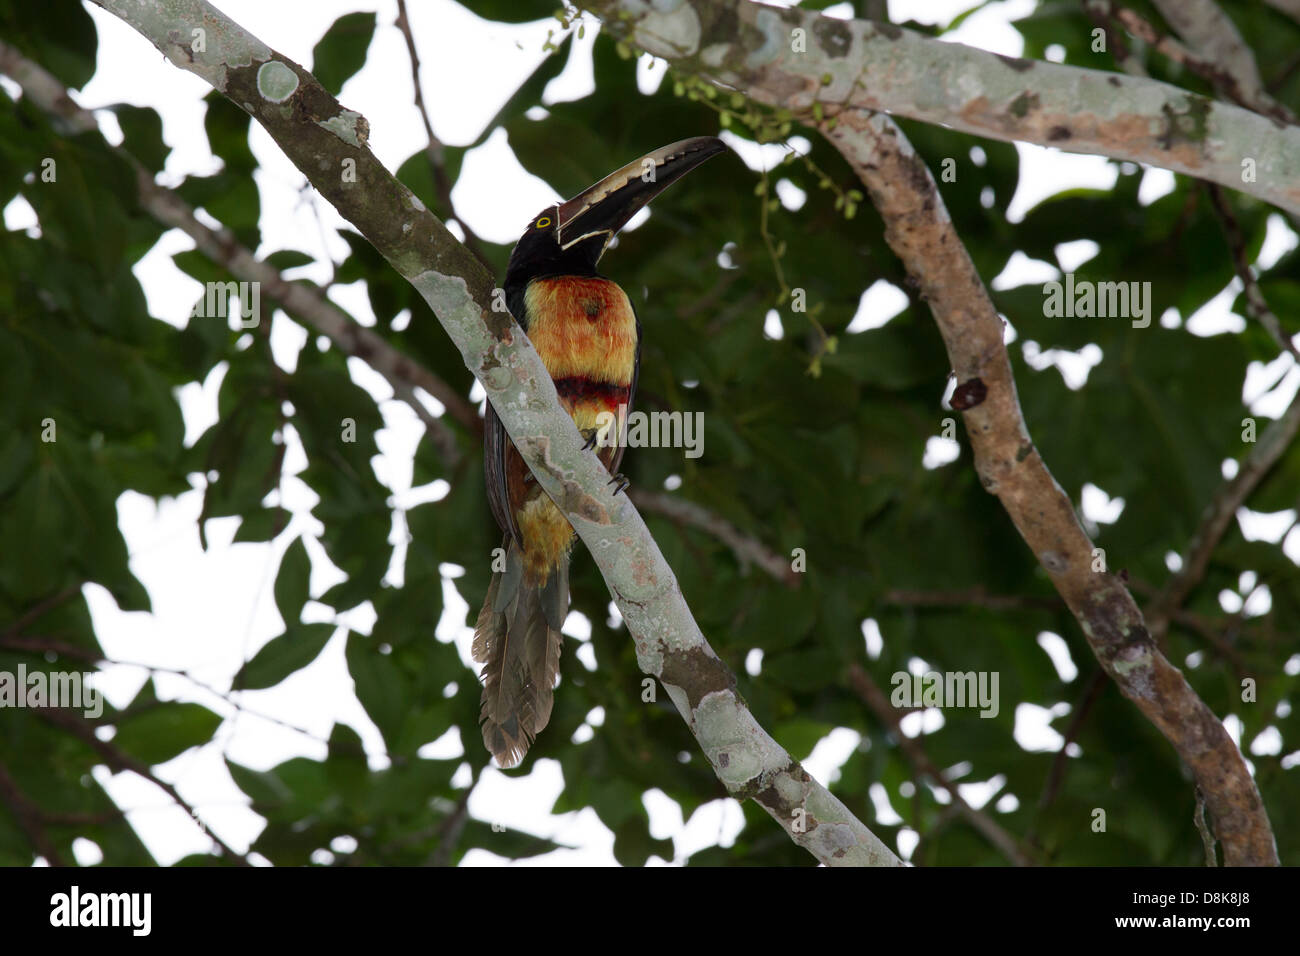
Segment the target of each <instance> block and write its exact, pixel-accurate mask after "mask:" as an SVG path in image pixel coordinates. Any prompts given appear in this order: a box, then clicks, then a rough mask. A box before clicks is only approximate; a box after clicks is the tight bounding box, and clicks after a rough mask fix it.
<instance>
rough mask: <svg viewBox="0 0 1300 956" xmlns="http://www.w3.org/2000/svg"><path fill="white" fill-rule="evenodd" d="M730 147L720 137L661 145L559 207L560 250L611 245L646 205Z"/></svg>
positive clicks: (699, 138)
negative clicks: (586, 243)
mask: <svg viewBox="0 0 1300 956" xmlns="http://www.w3.org/2000/svg"><path fill="white" fill-rule="evenodd" d="M726 148H727V145H726V144H725V143H724V142H723V141H722V140H720V139H718V138H717V137H716V136H695V137H692V138H691V139H683V140H680V141H679V142H676V143H669V144H668V145H667V146H661V147H660V148H659V149H656V150H654V151H652V152H650V153H647V154H646V155H645V156H643V157H642V158H641V159H638V160H635V161H633V162H630V163H628V164H627V165H626V166H624V167H623V168H622V169H618V170H615V171H614V172H612V173H610V174H609V175H608V176H606V177H605V178H604V179H602V180H601V181H600V182H598V183H596V184H595V185H594V186H590V187H588V188H587V189H584V190H583V191H582V192H580V193H578V195H576V196H574V197H573V198H572V199H570V200H569V201H568V202H563V203H560V204H559V206H557V207H556V238H557V240H558V241H559V243H560V247H561V248H563V249H568V248H569V247H570V246H572V245H574V244H575V243H578V242H581V241H582V240H584V239H589V238H591V237H593V236H598V235H603V236H604V237H605V242H606V244H608V242H609V240H610V239H613V238H614V236H615V234H617V233H618V231H619V230H620V229H622V228H623V227H624V226H625V225H627V222H628V220H629V219H631V218H632V217H633V216H635V215H636V214H637V212H638V211H639V210H640V209H641V207H642V206H644V205H645V204H646V203H648V202H650V200H652V199H654V198H655V196H657V195H659V194H660V193H661V192H663V191H664V190H665V189H667V188H668V187H669V186H671V185H672V184H673V183H675V182H676V181H677V180H679V179H681V178H682V177H683V176H685V175H686V174H687V173H689V172H690V171H691V170H692V169H694V168H695V167H696V166H698V165H700V164H701V163H703V162H704V161H705V160H706V159H708V158H709V157H710V156H716V155H717V154H718V153H721V152H724V151H725V150H726Z"/></svg>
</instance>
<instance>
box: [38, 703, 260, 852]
mask: <svg viewBox="0 0 1300 956" xmlns="http://www.w3.org/2000/svg"><path fill="white" fill-rule="evenodd" d="M37 713H38V714H39V716H40V717H41V718H42V719H43V720H44V721H45V722H46V723H48V724H51V725H52V726H55V727H59V728H61V729H62V730H65V731H67V732H68V733H70V734H72V735H73V736H74V737H76V738H77V739H79V740H81V741H82V742H83V743H84V744H86V745H87V746H88V747H90V749H91V750H93V751H95V752H96V753H97V754H99V756H100V757H101V758H103V760H104V763H105V764H107V765H108V768H109V769H110V770H112V771H114V772H117V771H120V770H129V771H131V772H132V773H134V774H135V775H136V776H139V777H143V778H144V779H145V780H148V781H149V782H150V783H152V784H153V785H154V786H155V787H157V788H158V789H159V790H161V791H162V792H163V793H165V794H167V796H169V797H170V798H171V799H172V801H173V802H175V804H176V805H177V806H178V807H180V808H181V809H182V810H184V811H185V812H186V813H188V814H189V816H190V819H191V820H193V821H194V822H195V823H196V824H198V826H199V828H200V829H201V830H202V831H203V833H204V835H205V836H207V838H208V839H209V840H211V841H212V842H213V843H215V844H216V845H217V848H218V849H219V850H220V852H221V855H222V856H224V857H226V858H227V859H229V860H230V861H231V862H233V863H236V864H238V865H239V866H252V865H253V864H252V863H250V862H249V860H248V857H247V856H245V855H244V854H243V853H240V852H239V851H238V850H236V849H234V848H233V847H232V846H230V844H228V843H227V842H226V841H225V840H223V839H221V837H219V836H217V834H216V833H215V832H213V831H212V830H210V829H209V828H208V826H207V824H206V823H204V822H203V818H202V817H200V816H199V812H198V810H196V809H195V808H194V806H193V805H192V804H190V803H189V801H187V800H186V799H185V798H184V797H182V796H181V794H180V791H179V790H177V789H176V787H175V786H173V785H172V784H170V783H168V782H167V781H166V780H163V779H162V778H161V777H159V776H158V775H157V774H156V773H154V772H153V770H152V768H150V767H149V765H148V764H146V763H145V762H144V761H142V760H139V759H137V758H136V757H133V756H131V755H130V754H128V753H126V752H125V751H124V750H121V749H120V748H118V747H116V746H114V745H113V744H112V743H111V742H110V741H107V740H100V739H99V738H98V737H97V736H95V728H94V726H93V725H92V724H91V723H90V721H88V720H86V719H85V718H84V717H82V716H81V715H80V714H77V713H73V712H70V711H63V710H59V709H58V708H53V707H51V708H45V709H44V710H41V711H38V712H37Z"/></svg>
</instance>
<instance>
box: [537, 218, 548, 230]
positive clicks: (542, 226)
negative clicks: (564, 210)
mask: <svg viewBox="0 0 1300 956" xmlns="http://www.w3.org/2000/svg"><path fill="white" fill-rule="evenodd" d="M550 224H551V217H550V216H543V217H542V218H541V219H539V220H537V228H538V229H545V228H546V227H547V226H549V225H550Z"/></svg>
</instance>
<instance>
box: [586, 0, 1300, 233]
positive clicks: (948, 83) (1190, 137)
mask: <svg viewBox="0 0 1300 956" xmlns="http://www.w3.org/2000/svg"><path fill="white" fill-rule="evenodd" d="M581 6H583V7H585V8H586V9H589V10H591V11H593V12H595V13H597V14H598V15H599V16H600V17H601V19H602V21H603V22H604V24H605V29H607V30H609V31H610V33H612V34H613V35H614V36H616V37H618V38H619V39H621V40H623V41H624V42H627V43H630V44H632V45H634V46H637V47H639V48H640V49H642V50H645V51H646V52H648V53H652V54H654V55H655V56H659V57H663V58H664V59H666V60H669V61H670V62H672V63H673V64H674V66H675V67H676V68H677V69H678V70H680V71H681V72H684V73H688V74H695V75H699V76H703V77H707V78H708V79H710V80H711V81H713V82H715V83H717V84H718V85H720V86H724V87H726V88H728V89H737V90H743V91H746V92H747V93H748V94H751V95H752V98H753V100H754V102H756V103H761V104H764V105H767V106H780V107H785V108H787V109H790V110H792V111H793V112H795V113H796V114H804V115H806V114H808V113H810V112H811V111H812V110H813V109H814V104H820V107H819V108H821V109H823V110H826V111H827V112H831V108H832V107H835V106H839V107H859V108H863V109H869V110H885V111H887V112H890V113H893V114H896V115H898V116H906V117H909V118H911V119H916V120H920V121H922V122H925V123H933V124H937V125H942V126H947V127H950V128H952V129H957V130H961V131H962V132H966V133H974V134H975V135H977V136H987V137H989V138H990V139H996V140H1003V141H1007V142H1012V141H1015V142H1024V143H1036V144H1038V145H1040V146H1055V147H1057V148H1060V149H1068V150H1070V151H1072V152H1077V153H1097V154H1100V155H1102V156H1109V157H1111V158H1113V159H1123V160H1129V161H1131V162H1137V163H1147V164H1149V165H1152V166H1159V167H1161V168H1163V169H1171V170H1173V171H1175V172H1180V173H1186V174H1187V175H1189V176H1195V177H1197V178H1199V179H1207V180H1210V181H1212V182H1217V183H1219V184H1221V185H1224V186H1229V187H1231V188H1233V189H1238V190H1241V191H1242V192H1246V193H1250V194H1251V195H1253V196H1256V197H1258V198H1260V199H1263V200H1264V201H1266V202H1269V203H1272V204H1274V205H1276V206H1278V207H1279V208H1281V209H1285V210H1287V211H1289V212H1292V213H1296V214H1300V128H1297V127H1294V126H1288V127H1286V128H1284V129H1279V128H1278V127H1277V125H1276V123H1275V122H1274V121H1273V120H1271V119H1268V118H1265V117H1263V116H1260V115H1259V114H1257V113H1253V112H1251V111H1249V110H1245V109H1242V108H1241V107H1238V106H1232V105H1229V104H1226V103H1220V102H1216V101H1214V100H1210V99H1207V98H1205V97H1203V96H1198V95H1196V94H1194V93H1189V92H1188V91H1186V90H1183V89H1179V88H1178V87H1176V86H1171V85H1169V84H1167V83H1158V82H1156V81H1154V80H1148V79H1141V78H1134V77H1130V76H1120V75H1117V74H1115V73H1111V72H1105V71H1101V70H1086V69H1081V68H1079V67H1073V66H1064V65H1059V64H1055V63H1044V62H1038V61H1032V60H1022V59H1014V58H1011V57H1004V56H999V55H997V54H994V53H986V52H984V51H983V50H976V49H974V48H972V47H968V46H964V45H962V44H960V43H946V42H943V41H941V40H936V39H931V38H929V37H923V36H921V35H919V34H916V33H912V32H910V31H908V30H904V29H902V28H900V27H896V26H894V25H892V24H888V23H873V22H870V21H866V20H837V19H831V18H829V17H823V16H820V15H818V14H817V13H816V12H814V11H808V10H803V9H799V8H793V9H783V8H779V7H772V6H768V5H766V4H761V3H753V2H748V0H684V2H682V3H680V4H679V5H677V6H675V7H673V8H672V10H671V11H667V12H666V11H664V10H663V9H662V8H661V7H660V6H659V5H650V4H646V3H643V2H641V0H583V2H582V3H581ZM795 29H800V30H802V31H803V38H802V39H803V41H804V42H805V43H806V50H805V49H802V48H799V51H798V52H796V47H795V37H794V35H793V34H792V31H793V30H795ZM1246 158H1251V159H1253V160H1255V164H1256V173H1257V176H1256V180H1255V181H1254V182H1245V181H1243V177H1242V162H1243V160H1244V159H1246Z"/></svg>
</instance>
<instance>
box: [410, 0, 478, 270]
mask: <svg viewBox="0 0 1300 956" xmlns="http://www.w3.org/2000/svg"><path fill="white" fill-rule="evenodd" d="M397 29H398V30H400V31H401V32H402V37H403V39H405V40H406V54H407V56H408V57H410V60H411V83H412V84H413V85H414V86H415V108H416V109H417V110H418V111H419V113H420V120H421V121H422V122H423V123H424V134H425V136H426V137H428V140H429V142H428V145H426V146H425V147H424V152H425V155H426V156H427V157H428V158H429V171H430V172H431V173H432V174H433V186H434V189H436V190H437V192H438V199H439V200H440V201H441V202H442V207H443V209H444V210H446V213H447V215H448V216H456V207H455V206H454V205H452V201H451V187H452V183H451V180H450V179H449V178H448V177H447V152H446V147H445V146H443V144H442V141H441V140H440V139H438V137H437V136H435V135H434V132H433V122H432V121H431V120H430V119H429V110H428V108H427V107H426V106H425V105H424V90H423V88H422V87H421V84H420V55H419V54H418V53H417V52H416V50H415V34H414V33H412V32H411V18H410V16H409V15H408V14H407V12H406V0H397ZM456 222H458V223H460V228H461V231H462V232H464V233H465V245H466V246H468V247H469V250H470V252H472V253H474V255H476V256H478V258H479V261H480V262H482V263H483V267H484V268H485V269H486V268H490V266H489V265H488V258H487V255H486V253H484V251H483V240H482V239H480V238H479V237H478V236H477V235H476V234H475V232H474V230H473V229H471V228H470V227H469V224H468V223H467V222H465V220H463V219H461V218H460V217H459V216H456Z"/></svg>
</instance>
